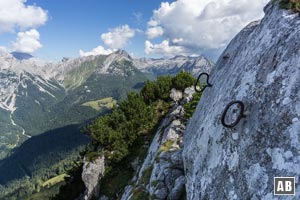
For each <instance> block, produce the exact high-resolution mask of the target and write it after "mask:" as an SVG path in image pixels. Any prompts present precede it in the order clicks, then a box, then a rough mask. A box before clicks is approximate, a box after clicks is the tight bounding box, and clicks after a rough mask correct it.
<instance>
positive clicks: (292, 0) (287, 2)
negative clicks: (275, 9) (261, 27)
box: [273, 0, 300, 13]
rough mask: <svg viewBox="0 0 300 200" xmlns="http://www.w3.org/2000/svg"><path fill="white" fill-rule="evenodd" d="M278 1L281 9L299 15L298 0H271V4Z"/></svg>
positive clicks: (299, 1) (299, 4)
mask: <svg viewBox="0 0 300 200" xmlns="http://www.w3.org/2000/svg"><path fill="white" fill-rule="evenodd" d="M276 1H278V2H279V7H280V8H281V9H288V10H292V11H293V12H298V13H300V0H273V3H274V2H276Z"/></svg>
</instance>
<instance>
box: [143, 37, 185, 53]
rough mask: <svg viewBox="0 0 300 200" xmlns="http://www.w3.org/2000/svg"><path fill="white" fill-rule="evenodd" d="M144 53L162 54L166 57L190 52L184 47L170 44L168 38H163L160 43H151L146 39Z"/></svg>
mask: <svg viewBox="0 0 300 200" xmlns="http://www.w3.org/2000/svg"><path fill="white" fill-rule="evenodd" d="M145 53H146V54H158V55H164V56H167V57H170V56H175V55H188V54H190V52H189V51H188V50H187V49H186V48H185V47H183V46H178V45H172V44H171V45H170V42H169V41H168V40H164V41H162V42H161V43H160V44H152V43H151V42H150V41H149V40H146V41H145Z"/></svg>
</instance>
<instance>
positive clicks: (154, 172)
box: [122, 88, 194, 200]
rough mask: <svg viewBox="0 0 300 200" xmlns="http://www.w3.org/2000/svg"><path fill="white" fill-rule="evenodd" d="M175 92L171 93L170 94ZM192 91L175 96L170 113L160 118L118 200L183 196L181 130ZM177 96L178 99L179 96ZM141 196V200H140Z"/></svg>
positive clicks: (188, 90)
mask: <svg viewBox="0 0 300 200" xmlns="http://www.w3.org/2000/svg"><path fill="white" fill-rule="evenodd" d="M174 92H175V93H176V91H174V90H172V92H171V94H173V93H174ZM193 93H194V90H193V88H188V89H186V90H185V92H184V94H182V92H180V95H175V96H176V98H173V99H174V101H175V100H176V101H178V103H175V104H174V107H173V110H172V111H171V113H170V114H169V115H168V116H166V117H165V118H164V120H163V121H162V123H161V125H160V127H159V128H158V131H157V133H156V134H155V137H154V139H153V141H152V143H151V145H150V147H149V150H148V154H147V157H146V158H145V160H144V162H143V164H142V166H141V167H140V170H139V171H138V174H137V175H136V177H134V178H133V179H132V182H133V184H132V185H129V186H127V187H126V188H125V190H124V191H125V192H124V194H123V196H122V200H128V199H146V198H149V197H151V199H161V200H163V199H170V200H177V199H178V200H179V199H182V197H183V196H184V194H185V176H184V167H183V160H182V148H183V140H182V139H183V134H184V130H185V122H184V118H183V117H184V108H183V106H184V104H186V103H187V102H189V101H191V100H192V95H193ZM179 96H180V97H179ZM142 197H143V198H142Z"/></svg>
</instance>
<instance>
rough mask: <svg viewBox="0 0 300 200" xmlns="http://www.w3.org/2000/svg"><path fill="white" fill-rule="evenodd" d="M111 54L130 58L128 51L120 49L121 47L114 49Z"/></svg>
mask: <svg viewBox="0 0 300 200" xmlns="http://www.w3.org/2000/svg"><path fill="white" fill-rule="evenodd" d="M112 54H117V55H120V56H123V57H126V58H128V59H132V58H131V56H130V55H129V53H127V51H125V50H122V49H119V50H117V51H115V52H114V53H112Z"/></svg>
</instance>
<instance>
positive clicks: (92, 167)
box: [81, 156, 105, 200]
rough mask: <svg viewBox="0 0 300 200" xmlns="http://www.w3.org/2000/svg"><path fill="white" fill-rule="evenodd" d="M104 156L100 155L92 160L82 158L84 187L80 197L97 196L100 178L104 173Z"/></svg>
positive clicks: (84, 199) (85, 198)
mask: <svg viewBox="0 0 300 200" xmlns="http://www.w3.org/2000/svg"><path fill="white" fill-rule="evenodd" d="M104 170H105V168H104V156H100V157H98V158H97V159H95V160H94V161H92V162H88V161H87V160H86V159H84V164H83V171H82V180H83V182H84V185H85V187H86V189H85V192H84V195H83V197H82V198H81V199H83V200H90V199H91V198H92V197H93V196H95V197H97V195H98V194H99V190H100V183H99V182H100V180H101V177H103V175H104Z"/></svg>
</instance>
